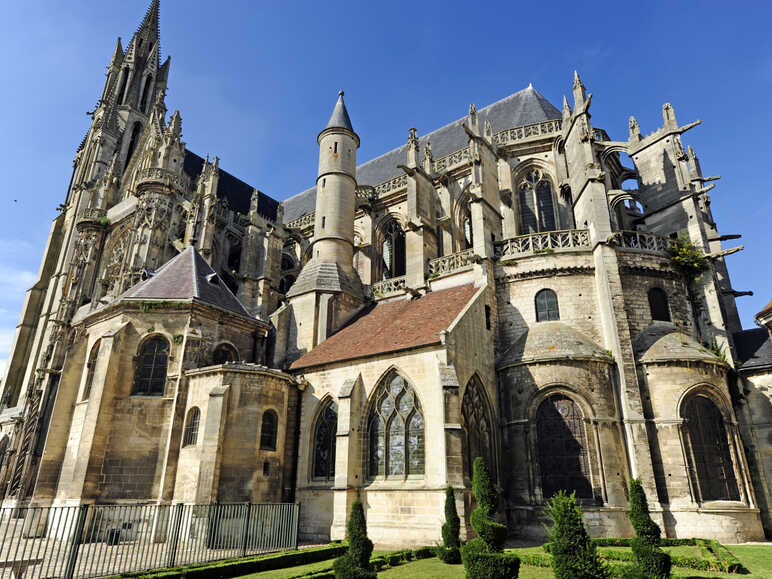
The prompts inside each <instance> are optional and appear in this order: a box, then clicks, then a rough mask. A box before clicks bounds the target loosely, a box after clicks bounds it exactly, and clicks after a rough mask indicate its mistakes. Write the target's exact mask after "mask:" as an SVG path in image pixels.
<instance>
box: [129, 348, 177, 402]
mask: <svg viewBox="0 0 772 579" xmlns="http://www.w3.org/2000/svg"><path fill="white" fill-rule="evenodd" d="M168 361H169V342H168V341H167V340H166V339H165V338H162V337H161V336H155V337H153V338H150V339H149V340H146V341H145V342H144V343H143V344H142V347H141V348H140V351H139V356H138V360H137V368H136V371H135V373H134V391H133V394H135V395H143V396H161V395H162V394H163V393H164V386H165V384H166V367H167V364H168Z"/></svg>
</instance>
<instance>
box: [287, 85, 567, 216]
mask: <svg viewBox="0 0 772 579" xmlns="http://www.w3.org/2000/svg"><path fill="white" fill-rule="evenodd" d="M336 110H337V106H336ZM477 115H478V119H479V122H480V127H483V126H484V124H485V122H486V121H490V123H491V127H492V128H493V132H494V133H495V132H497V131H503V130H504V129H510V128H512V127H521V126H523V125H531V124H534V123H540V122H542V121H548V120H553V119H559V118H561V113H560V111H559V110H558V109H557V108H555V107H554V106H553V105H552V103H550V102H549V101H548V100H547V99H546V98H544V97H543V96H542V95H541V94H539V92H538V91H537V90H536V89H534V88H533V87H532V86H529V87H528V88H525V89H523V90H521V91H519V92H516V93H515V94H513V95H510V96H508V97H506V98H504V99H502V100H500V101H496V102H495V103H493V104H491V105H488V106H487V107H485V108H482V109H479V110H478V111H477ZM334 116H335V113H333V117H334ZM346 117H348V113H346ZM465 120H466V117H462V118H461V119H458V120H457V121H455V122H453V123H450V124H449V125H445V126H444V127H441V128H439V129H436V130H434V131H432V132H431V133H429V134H427V135H424V136H423V137H421V138H420V139H419V147H420V154H421V155H423V150H424V147H425V145H426V141H427V140H428V141H431V144H432V155H433V156H434V158H435V159H437V158H439V157H444V156H445V155H449V154H450V153H453V152H454V151H458V150H459V149H463V148H464V147H466V146H467V144H468V138H467V135H466V133H465V132H464V129H462V128H461V123H462V122H463V121H465ZM330 122H332V119H330ZM328 126H329V125H328ZM406 159H407V144H405V145H402V146H401V147H398V148H396V149H393V150H391V151H389V152H388V153H385V154H383V155H381V156H379V157H376V158H375V159H372V160H370V161H367V162H366V163H363V164H361V165H359V166H358V167H357V183H358V184H359V185H373V186H375V185H378V184H380V183H383V182H384V181H388V180H389V179H392V178H393V177H396V176H397V175H400V174H401V171H400V170H399V169H398V168H397V165H398V164H404V163H405V161H406ZM315 204H316V188H315V187H313V188H311V189H307V190H306V191H303V192H302V193H299V194H297V195H295V196H294V197H290V198H289V199H287V200H286V201H283V202H282V206H283V207H284V223H288V222H290V221H292V220H293V219H297V218H298V217H302V216H303V215H305V214H307V213H310V212H312V211H313V210H314V206H315Z"/></svg>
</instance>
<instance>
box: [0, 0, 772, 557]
mask: <svg viewBox="0 0 772 579" xmlns="http://www.w3.org/2000/svg"><path fill="white" fill-rule="evenodd" d="M158 15H159V1H158V0H153V1H152V3H151V5H150V7H149V9H148V11H147V14H146V15H145V17H144V19H143V21H142V23H141V25H140V27H139V29H138V30H137V32H136V33H135V34H134V36H133V37H132V38H131V41H130V42H129V43H128V46H127V47H126V48H125V49H124V48H123V45H122V44H121V41H120V39H119V40H118V42H117V44H116V46H115V50H114V52H113V55H112V58H111V60H110V64H109V68H108V73H107V80H106V82H105V86H104V91H103V93H102V95H101V98H100V100H99V103H98V106H97V108H96V109H95V110H94V112H93V114H92V122H91V126H90V128H89V130H88V132H87V134H86V136H85V138H84V139H83V141H82V143H81V144H80V146H79V147H78V150H77V153H76V156H75V162H74V165H73V173H72V177H71V180H70V185H69V187H68V189H67V192H66V197H65V199H64V203H63V204H62V206H61V212H60V213H59V215H58V216H57V217H56V219H55V220H54V222H53V225H52V227H51V233H50V237H49V241H48V245H47V247H46V249H45V253H44V257H43V262H42V266H41V268H40V275H39V279H38V280H37V282H36V283H35V284H34V285H33V286H32V288H30V290H29V291H28V292H27V297H26V301H25V302H24V307H23V311H22V313H21V319H20V321H19V324H18V326H17V329H16V334H15V339H14V342H13V346H12V351H11V353H10V356H9V359H8V367H7V371H6V376H5V378H4V381H3V383H2V398H1V399H0V458H1V459H2V461H1V462H0V465H1V467H0V490H1V492H2V496H3V504H4V505H5V506H19V505H45V506H48V505H77V504H83V503H94V504H99V503H102V504H104V503H116V502H121V503H131V502H137V503H148V502H150V503H157V504H170V503H197V504H201V503H213V502H219V503H238V502H247V501H251V502H298V503H300V504H301V507H302V508H301V509H300V513H301V515H300V516H301V521H300V530H301V538H303V539H307V540H313V541H322V540H328V539H340V538H343V537H344V534H345V525H346V517H347V513H348V512H349V510H350V506H351V503H352V501H354V500H355V499H356V498H360V499H361V500H362V501H363V503H364V505H365V512H366V516H367V524H368V529H369V532H370V536H371V538H372V539H373V540H374V541H375V542H376V543H377V544H379V545H393V546H397V545H406V544H411V545H414V544H432V543H434V542H436V541H437V540H438V539H439V537H440V526H441V524H442V522H443V501H444V488H445V487H446V486H447V485H448V484H450V485H453V486H454V487H455V488H456V489H459V490H461V492H458V493H457V497H458V509H459V513H460V515H461V517H462V519H463V518H464V517H468V513H469V509H470V505H471V504H472V498H471V480H470V470H471V464H472V461H473V460H474V459H475V458H476V457H477V456H483V457H485V458H486V460H487V461H488V463H489V465H490V468H491V472H492V473H493V475H494V477H495V479H496V481H497V484H498V486H499V488H500V490H501V493H502V505H501V511H502V517H504V518H505V519H506V522H507V524H508V527H509V530H510V533H511V535H512V536H520V537H529V536H530V537H536V536H539V535H541V534H542V533H543V528H542V525H541V522H542V518H543V505H544V503H545V500H546V499H548V498H549V497H550V496H551V495H552V494H553V493H554V492H556V491H557V490H559V489H566V490H569V491H574V492H575V493H576V496H577V497H578V498H579V500H580V502H581V503H582V505H583V509H584V513H585V520H586V524H587V526H588V528H589V530H590V532H591V533H592V534H593V535H595V536H603V535H609V536H628V535H630V534H631V529H630V527H629V523H628V521H627V516H626V510H627V508H628V502H627V494H626V493H627V490H626V489H627V488H628V485H629V482H630V479H631V478H633V477H640V478H641V480H642V483H643V486H644V488H645V490H646V493H647V496H648V497H649V500H650V501H651V509H652V513H653V515H654V517H655V518H656V519H657V520H658V522H659V523H660V524H661V526H662V528H663V530H664V531H665V532H666V534H667V536H670V537H692V536H701V537H712V538H716V539H719V540H721V541H724V542H738V541H748V540H757V539H761V538H762V537H763V536H764V533H765V531H766V532H767V533H772V516H771V513H770V506H771V502H772V494H771V493H770V489H772V443H770V440H772V395H770V392H772V390H770V387H772V343H771V342H770V339H769V333H768V331H767V329H765V328H759V329H754V330H743V329H742V327H741V325H740V320H739V317H738V314H737V309H736V306H735V298H736V297H737V295H738V294H742V292H738V291H736V290H735V289H733V288H732V285H731V283H730V280H729V277H728V274H727V268H726V265H725V261H724V259H725V257H726V256H727V255H728V254H730V253H732V252H733V251H735V250H736V248H724V247H723V243H724V242H725V241H727V240H730V239H734V238H736V237H738V236H737V235H721V234H720V233H719V232H718V228H717V227H718V226H717V224H716V221H715V219H714V216H713V214H712V213H711V209H710V196H709V191H710V189H712V188H713V186H714V184H713V183H711V181H714V180H716V179H717V177H706V176H704V175H703V173H702V170H701V168H700V163H699V160H698V158H697V155H696V154H695V152H694V150H692V148H691V147H685V146H684V145H683V144H682V137H683V135H684V133H685V132H686V131H688V130H690V129H692V128H693V127H695V126H696V125H698V124H699V121H697V122H692V123H688V124H680V123H679V122H678V121H677V120H676V115H675V111H674V109H673V107H672V106H671V105H670V104H665V105H664V106H663V107H662V117H663V124H662V126H661V127H659V128H657V129H656V130H654V131H653V132H651V133H649V134H644V133H643V132H642V131H641V129H640V128H639V126H638V123H637V122H636V120H635V119H634V118H632V117H631V118H630V119H629V123H628V134H627V137H626V138H625V140H614V139H612V138H611V137H610V136H609V134H608V133H607V132H606V131H605V130H603V129H601V128H599V127H594V126H593V125H592V122H591V116H590V103H591V100H592V95H590V94H587V93H586V92H585V87H584V85H583V83H582V80H581V79H580V77H579V75H578V74H576V73H574V77H573V87H572V93H573V95H572V99H570V102H569V99H566V98H564V99H563V103H562V107H561V108H560V109H558V108H556V107H555V106H553V105H552V104H551V103H550V102H549V101H548V100H547V99H545V98H544V97H543V96H542V95H541V94H539V92H538V91H537V90H536V89H534V88H533V87H532V86H528V88H525V89H523V90H521V91H519V92H516V93H514V94H512V95H510V96H508V97H506V98H504V99H502V100H500V101H497V102H495V103H493V104H490V105H488V106H486V107H484V108H480V109H477V108H476V107H475V106H474V105H471V106H470V107H469V110H468V113H467V114H466V115H464V116H463V117H461V118H460V119H458V120H456V121H454V122H452V123H450V124H448V125H446V126H444V127H442V128H439V129H437V130H435V131H432V132H430V133H429V134H426V135H423V136H419V135H418V134H417V133H416V131H415V129H409V131H408V138H407V143H406V144H405V145H403V146H401V147H399V148H397V149H394V150H392V151H388V152H386V153H384V154H383V155H381V156H379V157H377V158H375V159H373V160H371V161H368V162H365V163H361V164H358V162H357V150H358V148H359V144H360V135H359V134H358V133H357V132H356V130H355V128H354V125H353V124H352V121H351V118H350V117H349V113H348V111H347V109H346V105H345V103H344V95H343V93H342V92H341V93H340V95H339V96H338V100H337V103H336V104H335V106H334V109H333V111H332V115H331V117H330V119H329V122H328V123H327V124H326V126H324V125H323V119H320V127H321V131H320V132H319V134H318V136H317V142H318V144H319V165H318V173H317V179H316V183H315V184H313V186H312V187H311V188H310V189H308V190H306V191H303V192H300V193H298V194H297V195H295V196H293V197H290V198H289V199H286V200H284V201H277V200H275V199H273V198H272V197H270V196H269V195H267V194H265V193H263V192H261V191H259V190H258V189H256V188H255V187H253V186H252V185H250V184H247V183H245V182H244V181H242V180H240V179H238V178H237V177H235V176H233V175H231V174H229V173H227V172H226V171H224V170H223V169H221V168H220V166H219V159H218V158H217V157H215V158H213V159H210V158H208V157H207V158H202V157H201V156H199V155H197V154H196V153H194V152H193V151H190V150H189V149H188V148H187V147H186V145H185V142H184V141H183V140H182V122H181V117H180V113H179V111H175V112H173V113H172V114H171V115H169V114H168V111H167V109H166V104H165V91H166V86H167V81H168V78H169V72H170V61H169V59H168V58H167V59H166V60H164V61H162V60H161V58H160V55H159V25H158ZM309 138H312V137H311V136H309ZM361 138H367V137H366V135H361ZM309 184H310V183H309ZM758 321H759V323H760V324H762V325H764V324H767V325H768V326H769V327H772V304H770V306H768V307H767V308H766V309H765V310H764V311H762V312H760V313H759V314H758Z"/></svg>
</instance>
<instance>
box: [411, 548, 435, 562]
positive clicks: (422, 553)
mask: <svg viewBox="0 0 772 579" xmlns="http://www.w3.org/2000/svg"><path fill="white" fill-rule="evenodd" d="M413 553H414V554H415V558H416V559H431V558H432V557H434V547H418V549H416V550H415V551H414V552H413Z"/></svg>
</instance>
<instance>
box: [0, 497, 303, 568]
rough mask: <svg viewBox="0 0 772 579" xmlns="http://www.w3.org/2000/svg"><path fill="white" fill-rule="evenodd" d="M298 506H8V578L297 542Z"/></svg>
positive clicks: (228, 554) (2, 553) (191, 559)
mask: <svg viewBox="0 0 772 579" xmlns="http://www.w3.org/2000/svg"><path fill="white" fill-rule="evenodd" d="M299 509H300V506H299V505H297V504H288V503H282V504H231V505H219V504H217V505H182V504H179V505H80V506H74V507H25V508H4V509H0V577H1V578H5V577H17V578H20V577H22V576H23V577H25V578H28V579H38V578H41V579H42V578H54V577H56V578H64V579H70V578H72V577H101V576H104V575H116V574H119V573H129V572H132V571H144V570H148V569H157V568H162V567H173V566H175V565H188V564H192V563H203V562H206V561H214V560H217V559H227V558H233V557H243V556H246V555H254V554H258V553H269V552H272V551H280V550H283V549H294V548H297V536H298V514H299Z"/></svg>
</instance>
